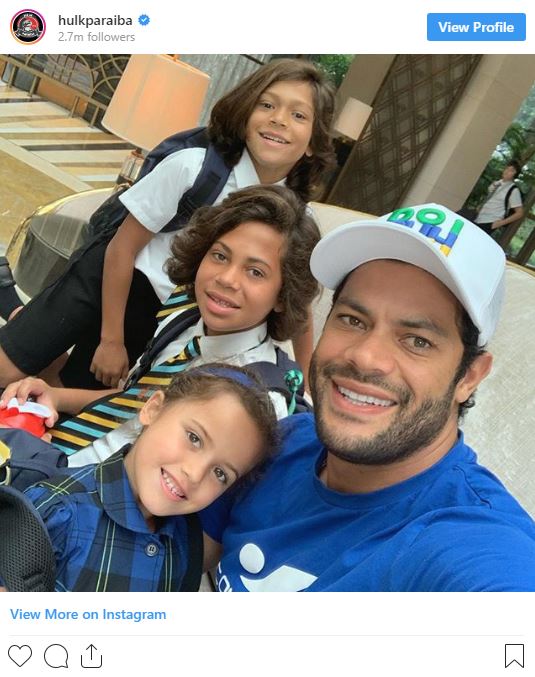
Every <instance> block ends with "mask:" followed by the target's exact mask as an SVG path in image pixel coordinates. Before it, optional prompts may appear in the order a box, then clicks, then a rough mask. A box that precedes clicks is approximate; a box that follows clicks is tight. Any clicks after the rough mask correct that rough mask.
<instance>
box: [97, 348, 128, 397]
mask: <svg viewBox="0 0 535 677" xmlns="http://www.w3.org/2000/svg"><path fill="white" fill-rule="evenodd" d="M89 370H90V371H91V372H92V373H93V374H94V375H95V378H96V379H97V381H100V382H101V383H103V384H104V385H105V386H109V387H110V388H117V387H118V385H119V381H120V380H121V379H125V378H126V377H127V376H128V370H129V365H128V353H127V352H126V348H125V346H124V344H122V343H120V342H119V341H101V342H100V344H99V346H98V348H97V349H96V350H95V354H94V355H93V361H92V362H91V366H90V368H89Z"/></svg>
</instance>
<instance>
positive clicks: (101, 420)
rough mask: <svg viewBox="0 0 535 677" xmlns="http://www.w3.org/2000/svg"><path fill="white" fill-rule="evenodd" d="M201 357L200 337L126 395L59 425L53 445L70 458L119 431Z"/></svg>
mask: <svg viewBox="0 0 535 677" xmlns="http://www.w3.org/2000/svg"><path fill="white" fill-rule="evenodd" d="M200 354H201V352H200V347H199V337H198V336H194V337H193V338H192V339H191V340H190V341H189V343H188V344H187V345H186V347H185V348H184V349H183V350H182V351H181V352H180V353H179V354H178V355H176V356H175V357H171V358H170V359H168V360H166V361H165V362H162V364H159V365H158V366H156V367H154V368H153V369H151V370H150V371H149V372H148V373H146V374H145V375H144V376H142V377H141V378H140V379H139V380H138V381H137V382H136V383H135V384H134V385H132V386H131V387H129V388H128V389H127V390H125V391H124V392H122V393H116V394H115V395H110V396H108V397H104V398H101V399H100V400H97V401H96V402H93V403H92V404H90V405H89V406H88V407H87V408H86V409H84V410H83V411H82V412H81V413H79V414H77V415H76V416H74V417H72V418H69V419H67V420H65V421H63V422H62V423H59V424H57V425H56V426H55V427H54V428H52V429H51V430H50V431H49V432H50V433H51V435H52V444H54V446H55V447H58V449H61V450H62V451H64V452H65V453H66V454H74V453H75V452H76V451H79V450H80V449H83V448H84V447H87V446H88V445H89V444H91V443H92V442H94V441H95V440H96V439H99V438H100V437H103V436H104V435H105V434H106V433H108V432H110V431H111V430H115V428H118V427H119V426H120V425H122V424H123V423H126V421H128V420H130V419H131V418H133V417H134V416H135V415H136V414H137V413H138V412H139V410H140V409H141V408H142V407H143V405H144V404H145V402H146V401H147V400H148V399H149V397H150V396H151V395H152V394H153V393H154V392H156V390H158V388H165V387H166V386H167V385H169V383H170V381H171V379H172V378H173V376H174V375H175V374H178V373H179V372H181V371H183V370H184V369H186V367H187V366H188V364H189V363H190V362H191V360H193V359H194V358H196V357H198V356H199V355H200Z"/></svg>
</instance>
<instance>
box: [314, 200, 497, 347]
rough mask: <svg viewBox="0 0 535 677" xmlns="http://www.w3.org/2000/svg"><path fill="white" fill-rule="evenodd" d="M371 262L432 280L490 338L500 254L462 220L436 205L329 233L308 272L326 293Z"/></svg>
mask: <svg viewBox="0 0 535 677" xmlns="http://www.w3.org/2000/svg"><path fill="white" fill-rule="evenodd" d="M377 259H394V260H396V261H405V262H406V263H411V264H412V265H414V266H418V268H422V269H423V270H426V271H427V272H428V273H431V275H434V276H435V277H436V278H437V279H438V280H440V281H441V282H442V283H443V284H444V285H446V287H447V288H448V289H449V290H450V291H451V292H452V294H454V295H455V296H456V297H457V299H458V300H459V301H460V303H461V304H462V306H463V307H464V308H465V310H466V312H467V313H468V315H469V316H470V318H471V319H472V322H473V323H474V324H475V325H476V327H477V328H478V329H479V331H480V335H479V341H478V344H479V345H480V346H483V345H485V344H486V343H487V342H488V341H489V339H490V338H491V337H492V335H493V334H494V331H495V329H496V325H497V324H498V318H499V315H500V309H501V305H502V302H503V297H504V292H505V254H504V252H503V250H502V248H501V247H500V246H499V245H498V244H497V243H496V242H495V241H494V240H493V239H492V238H491V237H489V236H488V235H487V234H486V233H484V232H483V231H482V230H481V229H480V228H478V227H477V226H476V225H475V224H473V223H472V222H471V221H468V220H467V219H465V218H463V217H462V216H459V214H456V213H455V212H452V211H451V210H450V209H448V208H447V207H443V206H442V205H437V204H424V205H417V206H415V207H404V208H402V209H396V210H395V211H393V212H391V213H390V214H385V215H384V216H380V217H379V218H377V219H373V220H363V221H354V222H352V223H346V224H345V225H343V226H340V227H338V228H336V229H335V230H333V231H331V232H330V233H329V234H328V235H326V236H325V237H323V238H322V239H321V240H320V242H318V244H317V245H316V247H315V248H314V251H313V252H312V257H311V259H310V268H311V270H312V274H313V275H314V277H315V278H316V279H317V280H318V282H320V283H321V284H323V285H324V286H325V287H327V288H328V289H336V287H338V285H339V284H340V283H341V282H342V281H343V280H344V278H345V277H346V275H348V274H349V273H350V272H351V271H352V270H355V268H358V267H359V266H361V265H362V264H363V263H367V262H368V261H375V260H377Z"/></svg>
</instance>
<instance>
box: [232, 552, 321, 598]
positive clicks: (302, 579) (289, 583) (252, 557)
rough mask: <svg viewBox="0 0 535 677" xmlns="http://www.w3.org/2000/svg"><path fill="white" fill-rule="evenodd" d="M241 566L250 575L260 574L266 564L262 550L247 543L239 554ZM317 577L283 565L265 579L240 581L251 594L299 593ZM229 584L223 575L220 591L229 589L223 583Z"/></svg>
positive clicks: (244, 577) (242, 577)
mask: <svg viewBox="0 0 535 677" xmlns="http://www.w3.org/2000/svg"><path fill="white" fill-rule="evenodd" d="M239 559H240V564H241V565H242V567H243V568H244V569H245V571H247V572H248V573H250V574H259V573H260V572H261V571H262V569H263V568H264V565H265V563H266V558H265V555H264V553H263V552H262V550H261V549H260V548H259V547H258V546H257V545H256V544H255V543H247V544H246V545H244V546H243V547H242V549H241V550H240V554H239ZM316 579H317V576H313V575H312V574H309V573H307V572H306V571H301V569H296V568H295V567H289V566H286V565H283V566H281V567H279V568H278V569H275V571H272V572H271V573H270V574H267V576H264V578H248V577H246V576H240V580H241V582H242V583H243V585H244V587H245V588H246V589H247V590H248V591H249V592H299V591H300V590H305V589H306V588H308V587H309V586H310V585H312V583H314V581H315V580H316ZM223 580H225V581H227V582H228V579H227V577H226V576H224V575H222V576H221V579H220V585H219V589H220V590H222V589H228V587H227V586H226V585H224V586H223V587H222V586H221V582H222V581H223Z"/></svg>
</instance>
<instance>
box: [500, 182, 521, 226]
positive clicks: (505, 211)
mask: <svg viewBox="0 0 535 677" xmlns="http://www.w3.org/2000/svg"><path fill="white" fill-rule="evenodd" d="M515 188H516V189H517V190H518V192H519V193H520V197H522V193H521V191H520V188H518V186H517V185H516V183H513V185H512V186H511V187H510V188H509V190H508V191H507V193H506V195H505V200H504V203H503V207H504V211H503V218H504V219H506V218H507V217H508V216H509V211H510V208H509V198H510V197H511V195H512V194H513V191H514V189H515Z"/></svg>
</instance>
